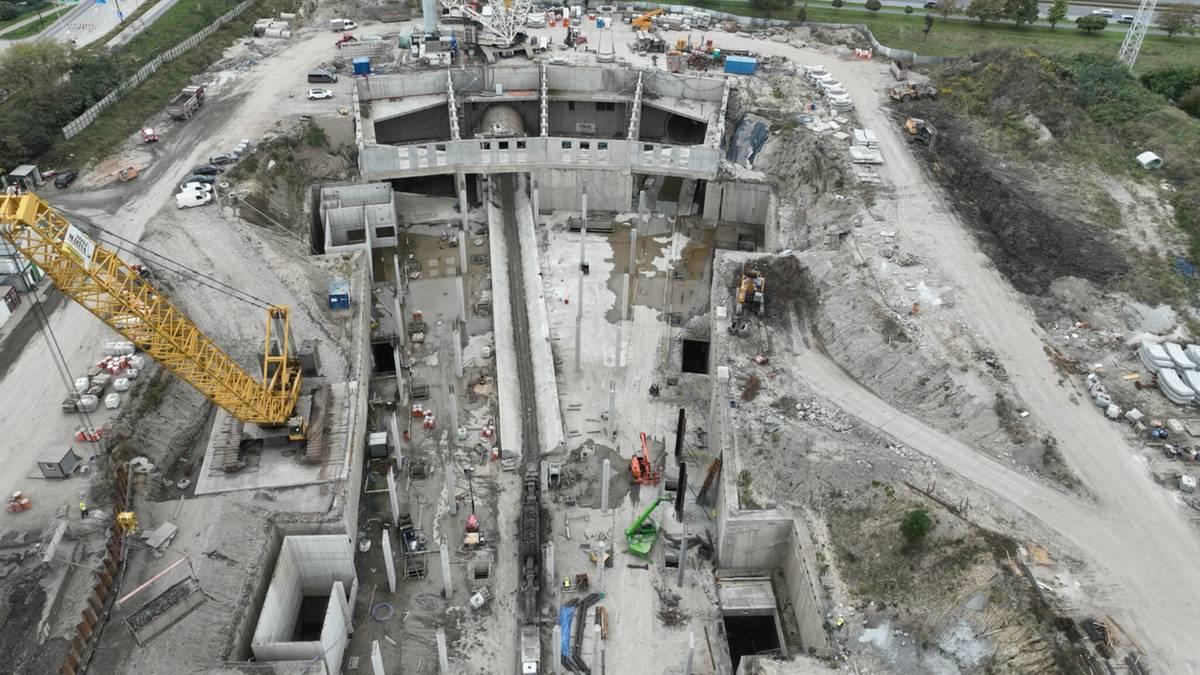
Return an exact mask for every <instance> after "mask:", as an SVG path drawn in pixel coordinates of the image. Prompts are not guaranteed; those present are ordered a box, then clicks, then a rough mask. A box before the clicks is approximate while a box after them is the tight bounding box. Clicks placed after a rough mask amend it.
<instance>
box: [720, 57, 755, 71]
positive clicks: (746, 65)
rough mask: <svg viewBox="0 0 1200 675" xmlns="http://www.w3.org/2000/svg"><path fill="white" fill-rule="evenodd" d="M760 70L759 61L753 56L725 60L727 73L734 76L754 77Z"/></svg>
mask: <svg viewBox="0 0 1200 675" xmlns="http://www.w3.org/2000/svg"><path fill="white" fill-rule="evenodd" d="M756 70H758V59H757V58H755V57H753V56H728V57H726V58H725V72H727V73H732V74H734V75H753V74H754V71H756Z"/></svg>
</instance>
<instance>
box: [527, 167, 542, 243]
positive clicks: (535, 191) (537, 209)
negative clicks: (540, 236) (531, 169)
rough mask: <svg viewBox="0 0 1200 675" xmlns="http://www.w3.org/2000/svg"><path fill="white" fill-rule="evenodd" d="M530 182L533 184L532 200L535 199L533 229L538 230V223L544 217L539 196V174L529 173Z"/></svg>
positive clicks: (531, 189)
mask: <svg viewBox="0 0 1200 675" xmlns="http://www.w3.org/2000/svg"><path fill="white" fill-rule="evenodd" d="M529 184H530V186H531V188H530V192H531V194H532V200H533V229H534V230H537V227H538V223H539V222H541V217H542V214H541V207H542V200H541V199H540V198H539V197H540V195H539V194H538V179H537V176H535V175H533V174H532V173H530V174H529Z"/></svg>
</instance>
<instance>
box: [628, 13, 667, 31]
mask: <svg viewBox="0 0 1200 675" xmlns="http://www.w3.org/2000/svg"><path fill="white" fill-rule="evenodd" d="M662 13H663V10H662V9H652V10H650V11H649V12H646V13H645V14H643V15H641V16H638V17H634V19H633V21H631V22H630V23H631V24H632V25H633V27H634V28H635V29H641V30H650V27H651V26H652V25H653V23H654V21H653V19H654V17H656V16H658V15H659V14H662Z"/></svg>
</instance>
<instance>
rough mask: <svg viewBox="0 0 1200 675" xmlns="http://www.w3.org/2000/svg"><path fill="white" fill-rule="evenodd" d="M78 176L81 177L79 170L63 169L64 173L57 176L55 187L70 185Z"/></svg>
mask: <svg viewBox="0 0 1200 675" xmlns="http://www.w3.org/2000/svg"><path fill="white" fill-rule="evenodd" d="M76 178H79V172H78V171H63V172H62V173H60V174H58V175H57V176H55V178H54V187H56V188H65V187H70V185H71V183H74V182H75V179H76Z"/></svg>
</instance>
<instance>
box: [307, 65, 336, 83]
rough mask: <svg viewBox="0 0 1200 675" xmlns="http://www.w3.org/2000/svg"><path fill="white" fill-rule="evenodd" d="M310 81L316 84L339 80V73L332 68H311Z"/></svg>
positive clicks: (309, 72)
mask: <svg viewBox="0 0 1200 675" xmlns="http://www.w3.org/2000/svg"><path fill="white" fill-rule="evenodd" d="M308 81H309V82H312V83H315V84H322V83H333V82H337V73H335V72H333V71H331V70H322V69H319V68H318V69H316V70H310V71H308Z"/></svg>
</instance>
